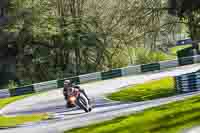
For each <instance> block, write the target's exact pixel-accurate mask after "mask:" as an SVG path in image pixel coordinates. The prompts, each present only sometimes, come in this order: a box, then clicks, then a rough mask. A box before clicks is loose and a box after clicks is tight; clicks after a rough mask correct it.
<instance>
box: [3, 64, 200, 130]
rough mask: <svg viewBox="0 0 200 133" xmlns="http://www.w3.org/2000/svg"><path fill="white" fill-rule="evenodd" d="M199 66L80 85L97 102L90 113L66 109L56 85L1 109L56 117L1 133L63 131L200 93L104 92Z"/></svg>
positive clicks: (14, 112) (9, 113)
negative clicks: (114, 97)
mask: <svg viewBox="0 0 200 133" xmlns="http://www.w3.org/2000/svg"><path fill="white" fill-rule="evenodd" d="M199 69H200V65H199V64H195V65H190V66H183V67H179V68H175V69H173V70H167V71H164V72H157V73H148V74H144V75H135V76H129V77H121V78H117V79H111V80H105V81H98V82H93V83H87V84H82V85H80V86H81V87H82V88H85V89H86V92H87V93H88V95H89V97H91V99H92V102H93V106H94V109H93V111H92V112H90V113H84V111H82V110H80V109H77V108H74V109H66V108H65V101H64V97H63V96H62V89H56V90H52V91H49V92H46V93H42V94H38V95H35V96H31V97H29V98H26V99H23V100H20V101H16V102H14V103H12V104H9V105H8V106H6V107H5V108H3V109H2V110H1V113H2V114H3V115H8V116H15V115H24V114H31V113H40V112H48V113H51V114H52V116H53V117H54V118H55V119H52V120H47V121H43V122H40V123H30V124H29V125H22V126H19V127H17V128H12V129H4V130H0V133H18V132H19V133H20V132H29V133H60V132H63V131H65V130H68V129H72V128H76V127H81V126H85V125H88V124H91V123H95V122H100V121H105V120H109V119H112V118H115V117H117V116H122V115H128V114H130V113H134V112H137V111H142V110H144V109H146V108H150V107H155V106H159V105H162V104H166V103H169V102H172V101H177V100H182V99H184V98H186V97H190V96H192V95H197V94H199V93H200V92H193V93H188V94H182V95H178V96H173V97H169V98H162V99H157V100H151V101H145V102H135V103H122V102H115V101H110V100H107V99H105V98H104V96H105V95H106V94H109V93H112V92H115V91H117V90H119V89H120V88H121V87H125V86H129V85H133V84H138V83H143V82H146V81H149V80H155V79H160V78H162V77H166V76H176V75H181V74H185V73H189V72H194V71H196V70H199Z"/></svg>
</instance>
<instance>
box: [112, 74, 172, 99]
mask: <svg viewBox="0 0 200 133" xmlns="http://www.w3.org/2000/svg"><path fill="white" fill-rule="evenodd" d="M174 88H175V85H174V79H173V78H172V77H165V78H163V79H160V80H154V81H150V82H147V83H144V84H138V85H135V86H130V87H128V88H124V89H122V90H121V91H119V92H115V93H112V94H110V95H108V98H109V99H112V100H116V101H145V100H151V99H156V98H161V97H167V96H172V95H175V94H176V90H175V89H174Z"/></svg>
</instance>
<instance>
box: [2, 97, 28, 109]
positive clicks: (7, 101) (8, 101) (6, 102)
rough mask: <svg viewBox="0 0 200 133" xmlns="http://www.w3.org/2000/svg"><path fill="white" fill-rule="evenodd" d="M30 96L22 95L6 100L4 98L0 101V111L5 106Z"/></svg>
mask: <svg viewBox="0 0 200 133" xmlns="http://www.w3.org/2000/svg"><path fill="white" fill-rule="evenodd" d="M31 95H32V94H29V95H22V96H16V97H8V98H4V99H0V109H1V108H3V107H5V106H6V105H8V104H10V103H12V102H15V101H17V100H20V99H23V98H26V97H28V96H31Z"/></svg>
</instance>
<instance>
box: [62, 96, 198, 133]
mask: <svg viewBox="0 0 200 133" xmlns="http://www.w3.org/2000/svg"><path fill="white" fill-rule="evenodd" d="M199 111H200V96H194V97H192V98H190V99H187V100H184V101H178V102H173V103H170V104H166V105H162V106H160V107H154V108H151V109H146V110H144V111H143V112H140V113H136V114H132V115H129V116H124V117H119V118H116V119H113V120H110V121H106V122H103V123H97V124H93V125H89V126H87V127H84V128H77V129H72V130H70V131H66V132H65V133H87V132H88V133H89V132H90V133H179V132H181V131H182V130H183V129H187V128H191V127H193V126H196V125H198V124H200V113H199Z"/></svg>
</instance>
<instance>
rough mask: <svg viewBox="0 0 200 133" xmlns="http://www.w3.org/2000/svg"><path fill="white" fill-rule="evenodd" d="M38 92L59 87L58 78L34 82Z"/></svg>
mask: <svg viewBox="0 0 200 133" xmlns="http://www.w3.org/2000/svg"><path fill="white" fill-rule="evenodd" d="M33 86H34V89H35V91H36V92H41V91H47V90H51V89H56V88H58V84H57V80H52V81H47V82H42V83H36V84H33Z"/></svg>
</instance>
